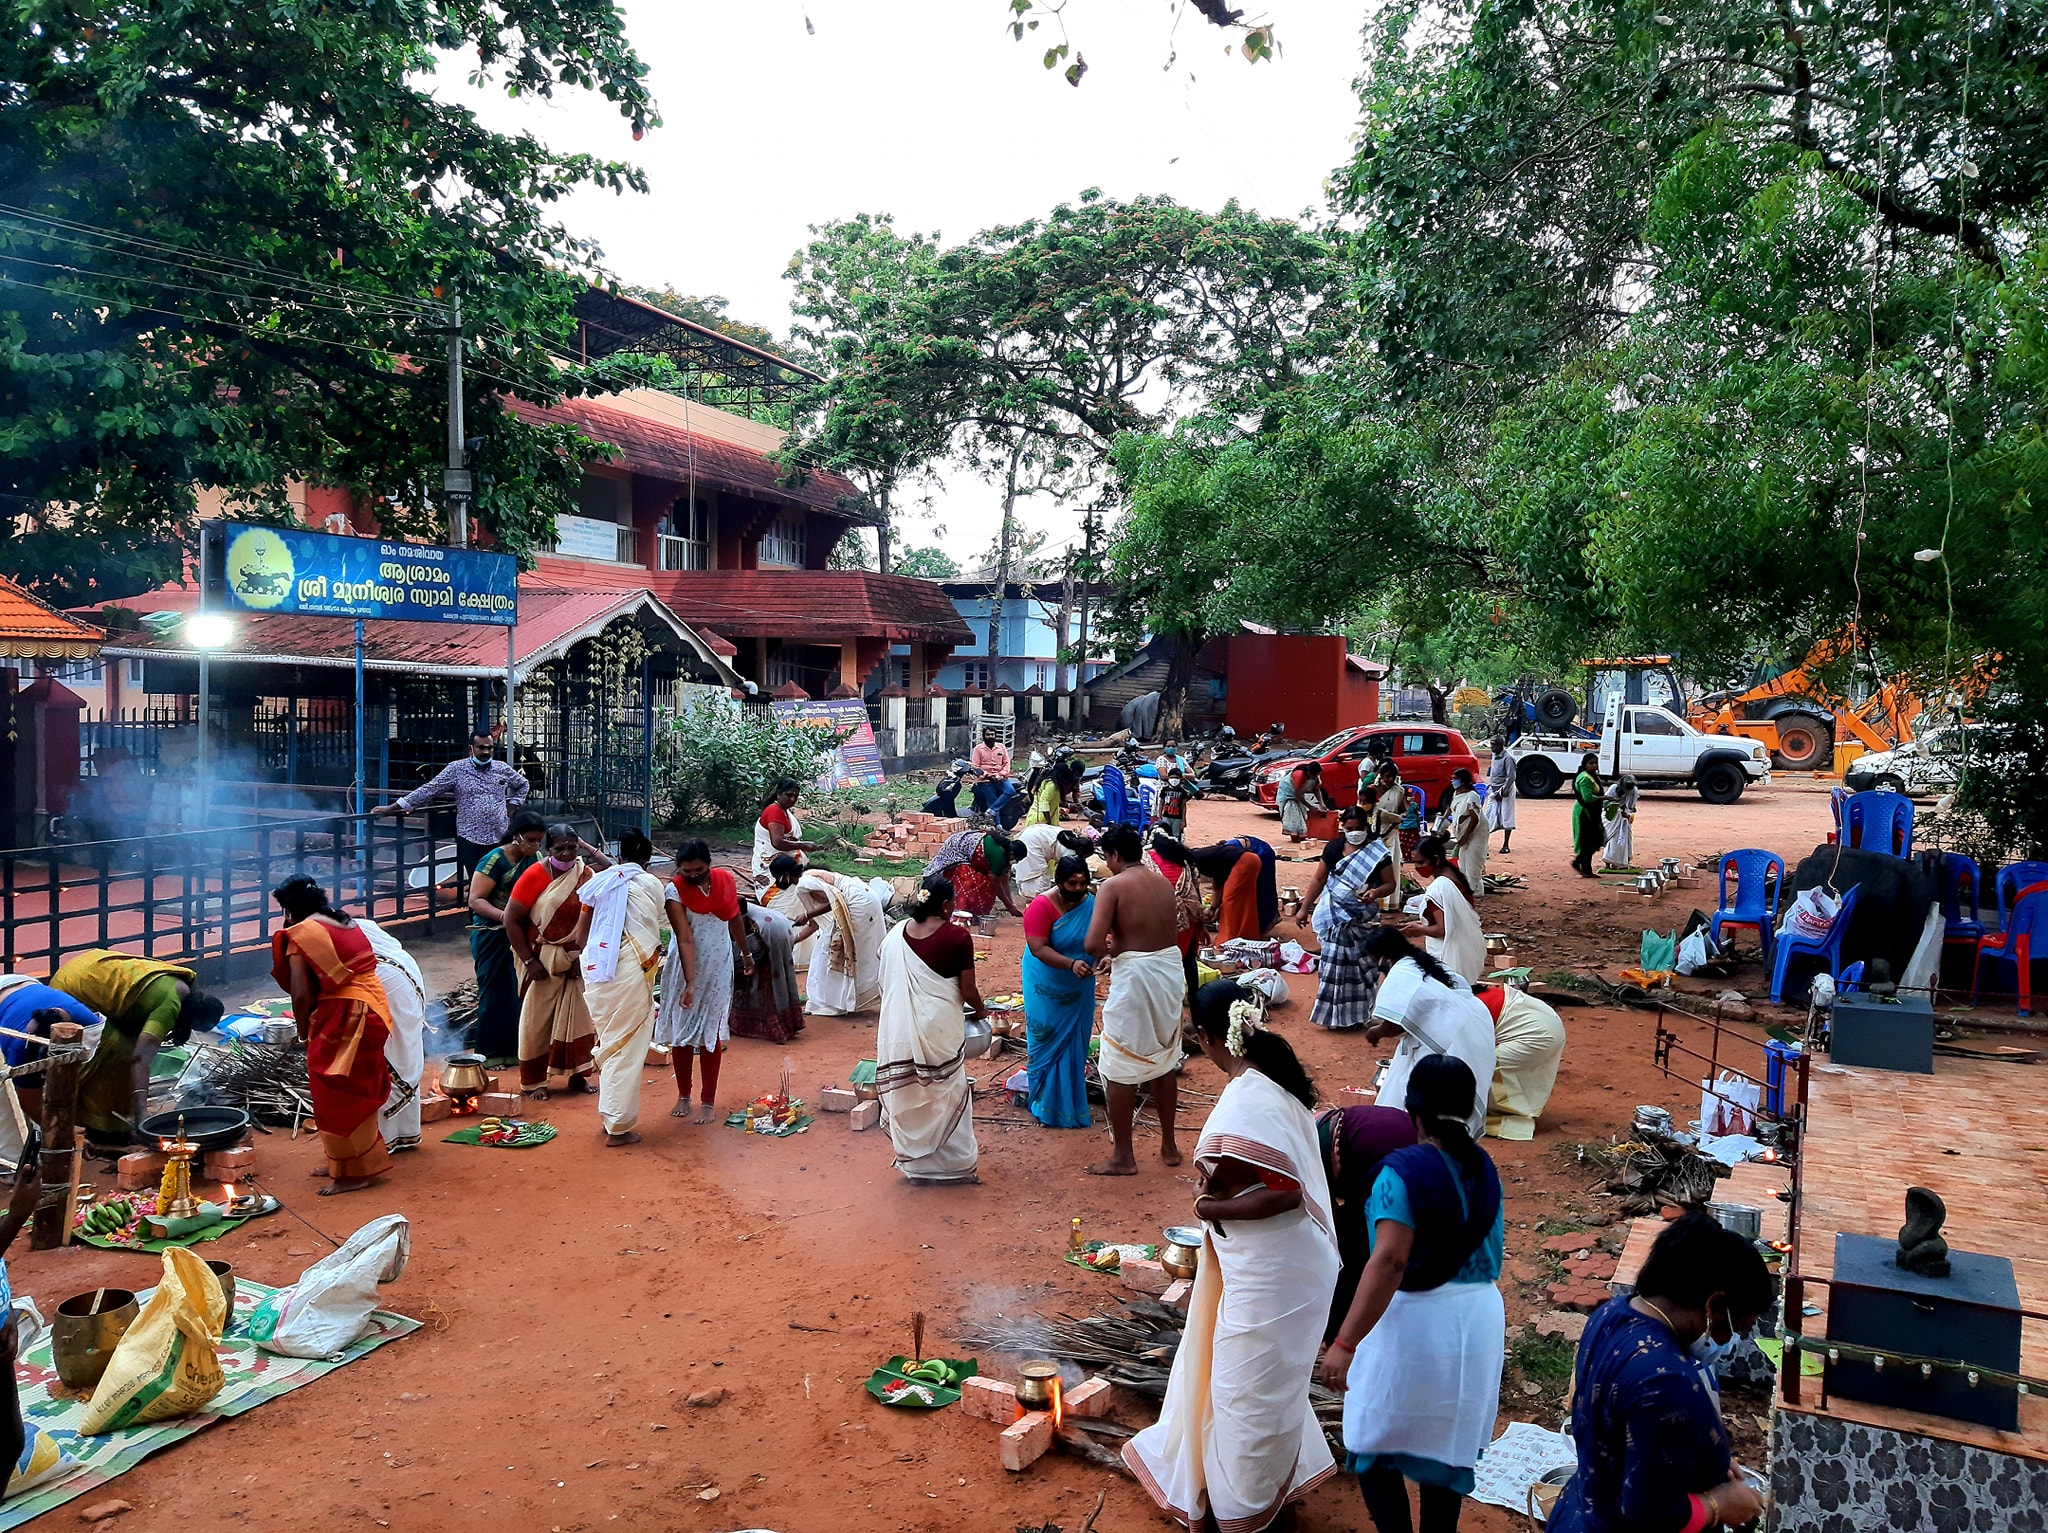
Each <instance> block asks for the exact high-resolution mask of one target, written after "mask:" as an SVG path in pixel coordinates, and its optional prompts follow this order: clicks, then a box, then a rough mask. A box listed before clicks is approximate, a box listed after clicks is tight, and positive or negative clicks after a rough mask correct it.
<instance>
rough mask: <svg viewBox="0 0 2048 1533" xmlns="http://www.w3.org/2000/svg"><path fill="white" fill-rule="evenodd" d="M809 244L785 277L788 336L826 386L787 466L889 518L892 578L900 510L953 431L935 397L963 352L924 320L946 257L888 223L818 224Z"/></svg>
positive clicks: (884, 537)
mask: <svg viewBox="0 0 2048 1533" xmlns="http://www.w3.org/2000/svg"><path fill="white" fill-rule="evenodd" d="M811 235H812V238H811V240H810V243H808V244H807V245H805V246H804V248H803V249H802V250H800V251H798V252H797V253H796V254H795V255H794V256H793V257H791V259H790V263H789V270H788V271H787V273H785V275H786V276H787V277H788V278H789V280H790V281H791V282H792V283H793V284H795V294H794V296H793V297H792V299H791V302H790V308H791V311H792V312H793V313H794V315H795V321H794V323H793V324H792V325H791V327H790V333H791V336H792V338H793V339H794V341H795V342H796V344H797V346H798V347H799V348H800V349H801V350H802V352H803V354H804V356H805V357H806V358H807V359H808V360H809V361H811V362H812V363H813V364H814V365H816V366H817V367H818V368H819V369H820V370H821V371H823V372H825V373H826V374H827V377H828V379H829V381H828V382H827V384H826V386H825V387H824V388H823V389H821V390H819V391H818V392H817V394H816V395H815V396H814V397H813V398H812V399H811V400H810V401H809V402H808V405H807V413H806V415H805V418H804V419H802V420H801V421H800V422H799V429H798V432H797V435H796V438H795V440H794V441H793V442H792V443H791V445H790V447H789V448H788V450H787V451H786V452H785V453H784V455H783V457H784V461H785V463H786V464H788V465H789V467H790V468H791V470H792V471H793V472H795V473H798V474H801V473H802V472H804V471H805V470H806V469H808V468H811V467H823V468H831V469H834V470H837V471H838V472H840V473H843V474H845V475H846V476H847V477H848V478H849V479H851V480H852V481H853V482H854V483H855V484H856V485H858V486H860V488H861V490H862V491H863V493H865V495H866V496H867V498H868V501H869V502H870V504H872V505H873V506H874V507H875V509H876V512H877V514H878V515H879V517H880V521H879V523H878V525H877V527H876V544H877V546H876V554H877V560H878V563H879V565H880V568H881V570H882V572H883V573H884V574H887V573H889V571H890V570H891V569H892V568H893V564H892V561H891V556H890V539H891V536H892V533H893V526H894V516H895V512H896V508H897V505H898V503H899V502H900V500H901V498H902V496H903V493H904V492H905V491H906V490H907V489H908V487H909V486H910V485H911V483H912V482H913V481H914V480H916V478H917V477H918V476H919V475H920V474H922V473H923V472H924V471H925V469H926V468H928V467H929V466H930V465H931V464H932V463H933V462H934V461H935V460H936V459H938V458H939V457H940V456H941V455H943V454H944V452H945V450H946V444H947V441H948V439H949V437H950V436H951V434H952V431H953V425H954V422H953V418H952V417H951V416H950V415H949V414H948V413H947V412H945V411H944V410H943V409H941V408H939V406H938V405H937V402H936V396H937V394H938V392H939V390H940V389H941V388H942V386H943V385H942V382H941V380H942V378H943V377H944V375H945V374H946V372H947V371H948V370H949V369H950V367H951V366H952V365H953V363H954V360H955V358H956V357H957V352H958V348H948V347H946V346H944V345H943V344H942V343H941V342H940V341H939V340H938V339H937V338H936V337H935V336H934V334H933V333H932V329H931V326H930V324H929V323H928V321H927V318H926V315H927V308H928V305H929V302H930V299H931V292H932V288H933V286H934V285H935V283H936V282H937V280H938V247H937V245H936V243H935V242H934V241H933V240H931V239H929V238H927V237H926V236H924V235H922V234H908V235H906V234H899V233H897V232H896V226H895V223H894V221H893V220H892V219H891V218H890V217H889V216H888V215H887V214H882V215H880V216H873V215H870V214H866V213H863V214H860V215H859V216H858V217H855V218H850V219H843V220H840V221H838V222H835V223H829V224H814V225H813V226H812V228H811Z"/></svg>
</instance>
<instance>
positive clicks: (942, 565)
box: [896, 547, 960, 580]
mask: <svg viewBox="0 0 2048 1533" xmlns="http://www.w3.org/2000/svg"><path fill="white" fill-rule="evenodd" d="M896 573H897V574H899V575H915V576H916V577H917V578H918V579H920V580H958V579H959V578H960V564H959V561H957V560H956V559H954V558H953V556H952V555H951V554H949V553H947V552H946V551H945V550H944V549H943V548H934V547H922V548H916V547H914V548H906V549H904V550H903V557H902V558H901V559H899V560H897V561H896Z"/></svg>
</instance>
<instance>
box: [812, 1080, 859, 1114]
mask: <svg viewBox="0 0 2048 1533" xmlns="http://www.w3.org/2000/svg"><path fill="white" fill-rule="evenodd" d="M859 1100H860V1098H858V1097H856V1096H855V1095H854V1094H853V1088H852V1087H851V1086H820V1087H819V1088H818V1111H819V1112H852V1111H853V1104H854V1103H855V1102H857V1101H859Z"/></svg>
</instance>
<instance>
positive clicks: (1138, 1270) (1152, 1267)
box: [1117, 1256, 1173, 1298]
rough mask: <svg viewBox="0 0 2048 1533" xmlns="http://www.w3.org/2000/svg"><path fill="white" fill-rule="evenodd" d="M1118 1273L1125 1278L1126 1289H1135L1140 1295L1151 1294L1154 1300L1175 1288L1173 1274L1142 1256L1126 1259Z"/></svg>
mask: <svg viewBox="0 0 2048 1533" xmlns="http://www.w3.org/2000/svg"><path fill="white" fill-rule="evenodd" d="M1117 1271H1118V1273H1119V1274H1120V1275H1121V1276H1122V1277H1123V1280H1124V1285H1125V1286H1126V1287H1129V1288H1135V1289H1137V1290H1138V1292H1139V1293H1148V1294H1151V1295H1152V1296H1153V1297H1154V1298H1157V1297H1158V1296H1159V1295H1160V1294H1163V1293H1165V1292H1166V1290H1167V1289H1169V1288H1171V1287H1172V1286H1173V1274H1172V1273H1171V1272H1168V1271H1167V1270H1166V1269H1165V1268H1164V1267H1162V1266H1161V1265H1160V1264H1159V1263H1158V1262H1155V1261H1147V1260H1146V1259H1145V1258H1143V1257H1142V1256H1139V1257H1125V1258H1124V1260H1123V1263H1122V1265H1121V1266H1119V1267H1118V1268H1117Z"/></svg>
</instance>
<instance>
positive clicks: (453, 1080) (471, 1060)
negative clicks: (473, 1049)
mask: <svg viewBox="0 0 2048 1533" xmlns="http://www.w3.org/2000/svg"><path fill="white" fill-rule="evenodd" d="M441 1089H442V1090H443V1091H444V1092H447V1093H449V1094H451V1095H454V1094H458V1093H460V1094H464V1095H466V1094H468V1093H470V1092H472V1091H489V1090H490V1089H491V1078H490V1077H489V1076H488V1075H486V1074H484V1057H483V1055H481V1054H450V1055H449V1056H448V1062H447V1063H446V1064H444V1065H443V1066H441Z"/></svg>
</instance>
